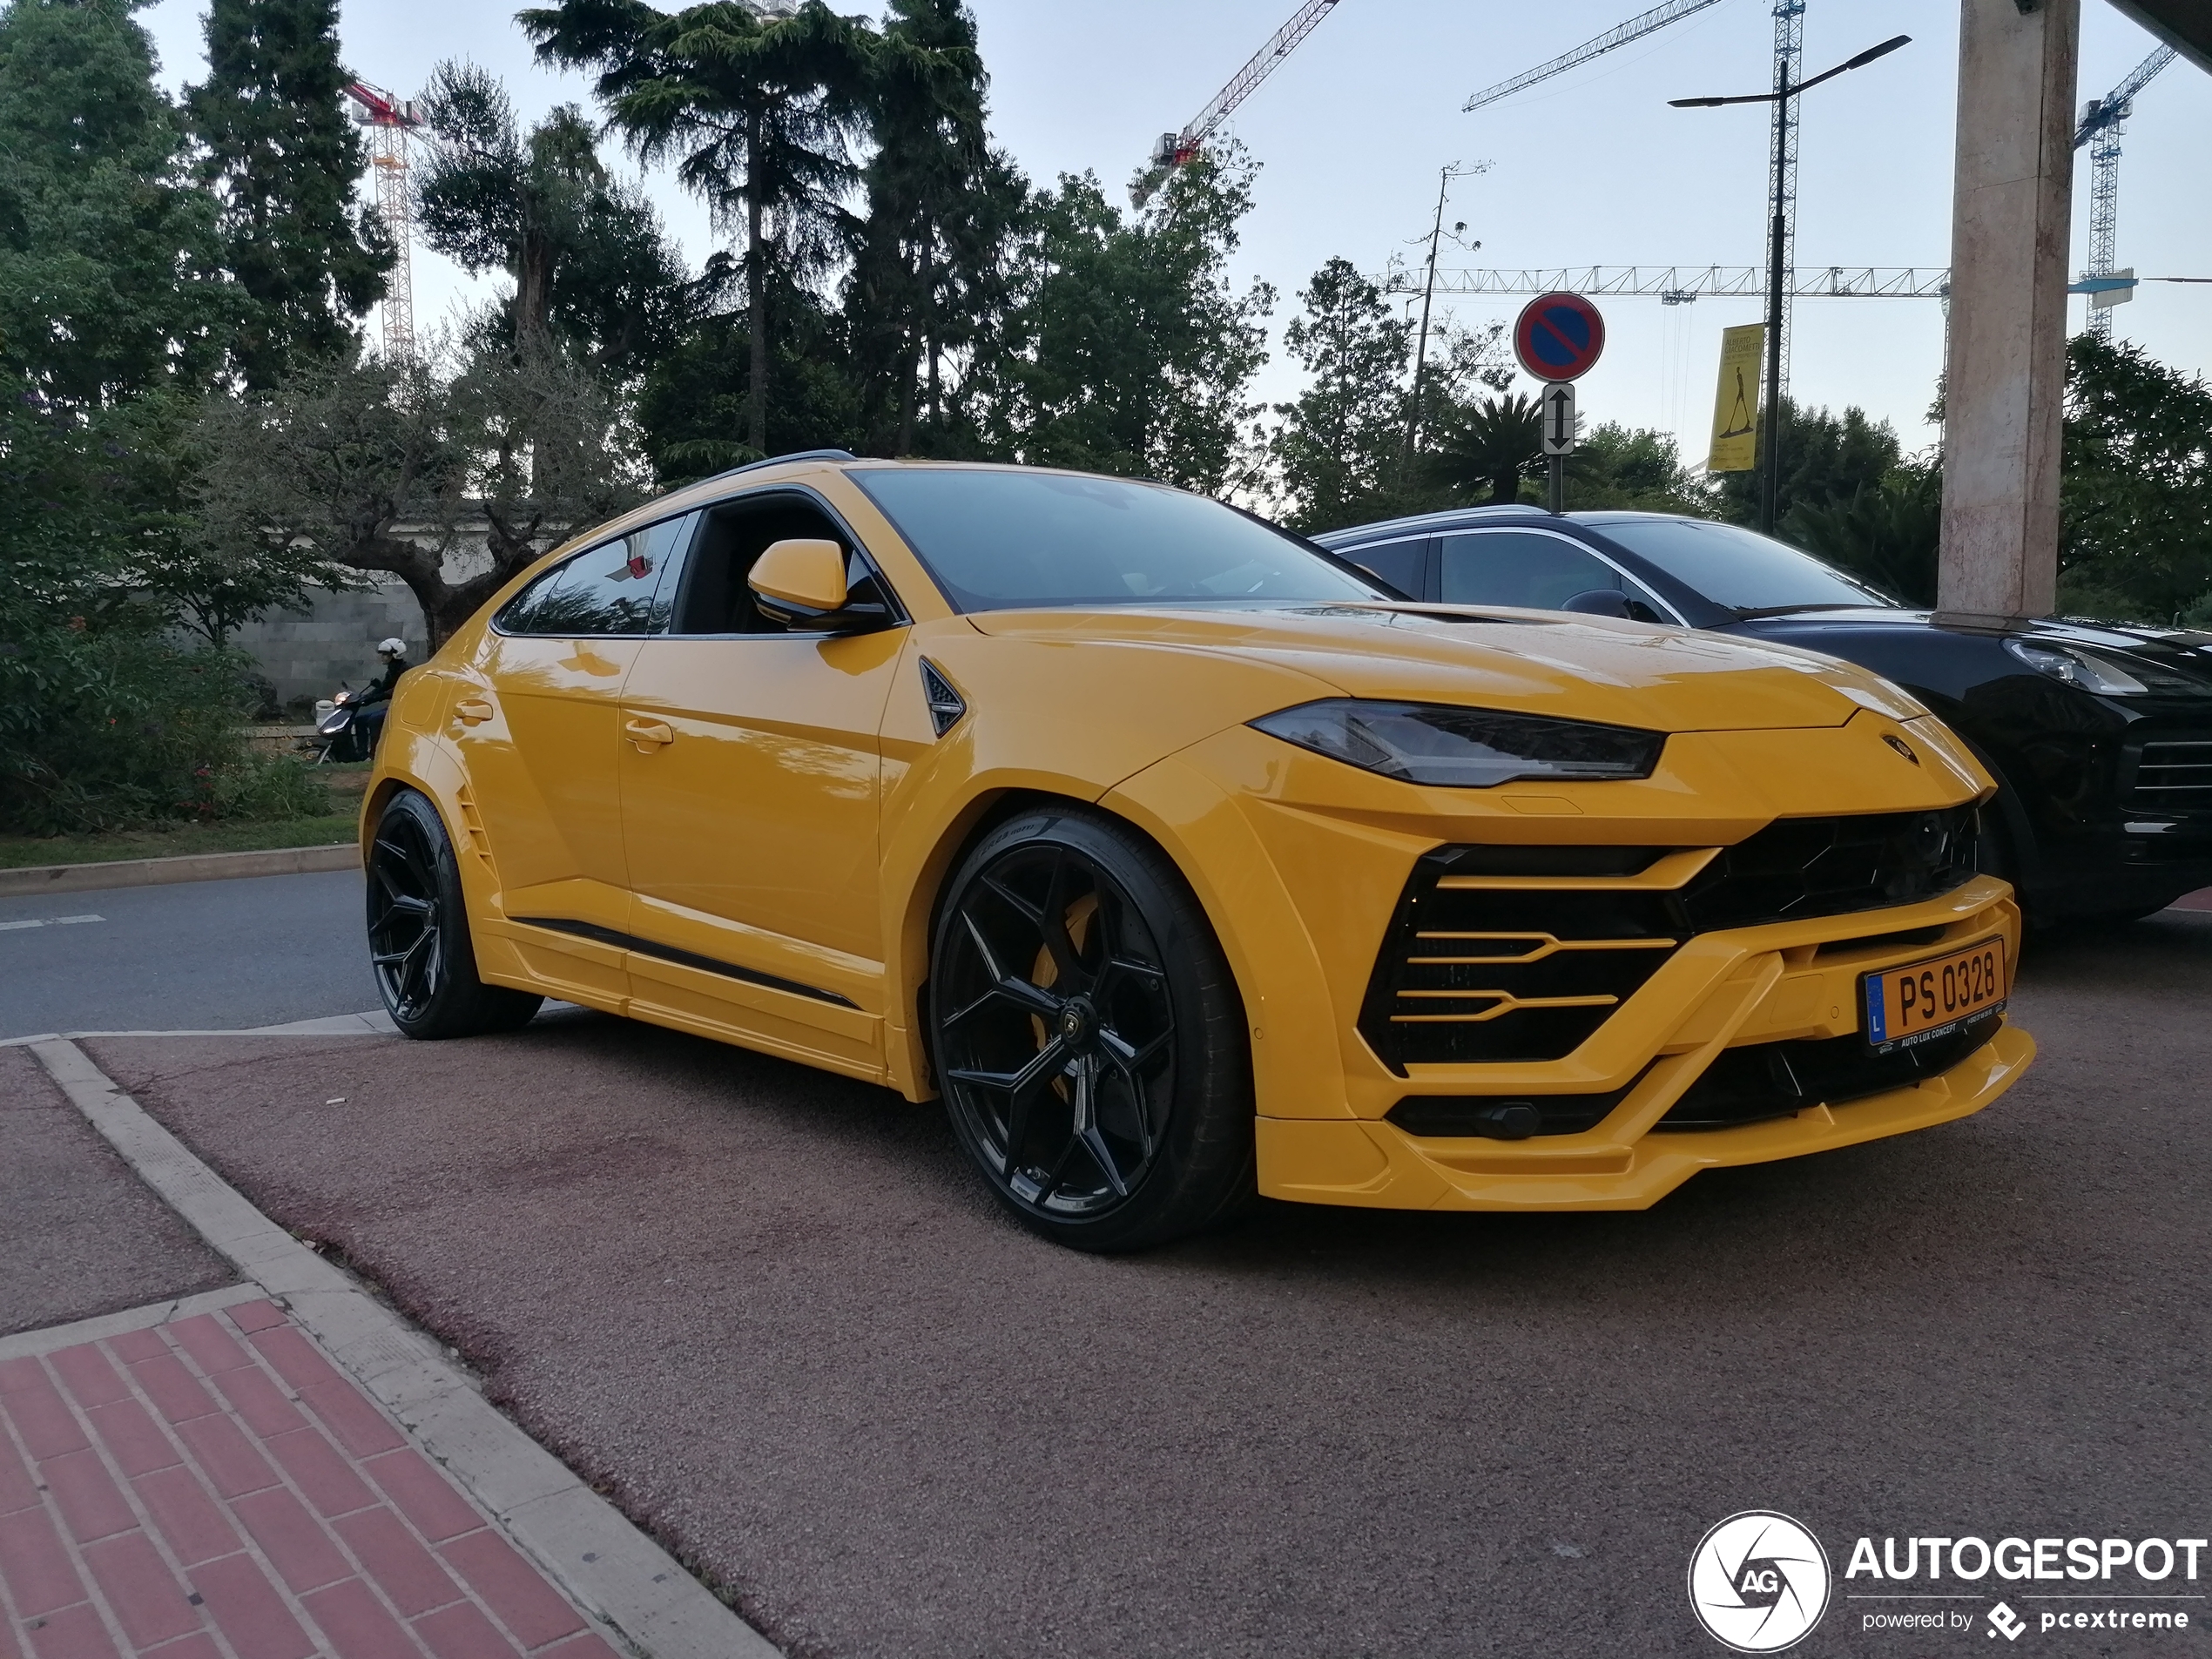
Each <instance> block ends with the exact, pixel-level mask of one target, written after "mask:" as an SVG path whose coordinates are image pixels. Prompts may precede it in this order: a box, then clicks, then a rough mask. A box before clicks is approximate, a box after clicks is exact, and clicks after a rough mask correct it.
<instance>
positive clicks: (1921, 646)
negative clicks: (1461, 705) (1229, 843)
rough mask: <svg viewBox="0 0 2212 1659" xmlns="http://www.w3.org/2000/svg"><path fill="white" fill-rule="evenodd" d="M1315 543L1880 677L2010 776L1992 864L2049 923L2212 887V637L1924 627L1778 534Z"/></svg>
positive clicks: (1684, 532) (1493, 512) (1429, 537)
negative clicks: (1786, 650) (1768, 645)
mask: <svg viewBox="0 0 2212 1659" xmlns="http://www.w3.org/2000/svg"><path fill="white" fill-rule="evenodd" d="M1314 540H1316V541H1317V542H1318V543H1320V544H1321V545H1322V546H1323V547H1325V548H1327V549H1328V550H1330V551H1331V552H1332V553H1334V554H1336V555H1337V556H1339V557H1340V558H1344V559H1347V560H1349V561H1351V562H1352V563H1355V564H1358V565H1359V566H1361V567H1362V568H1364V569H1366V570H1370V571H1372V573H1373V574H1374V575H1375V576H1377V577H1380V578H1381V579H1382V580H1383V581H1384V582H1386V583H1388V584H1389V585H1390V586H1392V587H1393V588H1396V589H1397V590H1399V591H1400V592H1402V593H1404V594H1405V595H1406V597H1408V598H1412V599H1417V600H1420V601H1422V602H1424V603H1427V604H1448V605H1473V606H1494V605H1513V606H1527V607H1533V608H1534V609H1538V610H1570V611H1581V612H1586V613H1591V614H1595V615H1599V616H1608V617H1629V618H1630V619H1633V620H1635V621H1639V622H1650V623H1661V624H1669V625H1673V626H1680V627H1686V628H1706V629H1711V630H1713V631H1716V632H1719V633H1724V634H1734V635H1737V636H1739V637H1741V636H1747V635H1748V636H1750V637H1755V638H1760V639H1770V640H1773V641H1775V642H1777V644H1788V645H1796V646H1800V647H1803V648H1804V649H1806V650H1809V651H1823V652H1825V653H1826V654H1827V655H1829V656H1831V657H1840V658H1843V659H1844V661H1846V662H1851V663H1857V664H1859V665H1861V666H1862V667H1865V668H1871V669H1872V670H1873V671H1875V672H1876V673H1878V674H1880V675H1882V676H1883V677H1884V678H1886V679H1890V680H1892V681H1894V682H1895V683H1896V684H1897V685H1901V686H1903V687H1904V688H1905V690H1906V691H1910V692H1911V693H1912V695H1913V696H1914V697H1916V698H1919V700H1920V701H1921V702H1922V703H1924V704H1925V705H1927V706H1928V707H1929V708H1930V709H1931V710H1932V711H1934V712H1936V713H1937V714H1939V715H1940V716H1941V717H1942V718H1943V719H1944V720H1945V722H1946V724H1948V725H1950V727H1951V728H1952V731H1954V732H1957V733H1958V734H1959V736H1960V737H1961V738H1965V739H1966V742H1967V743H1968V744H1969V745H1972V746H1973V751H1974V752H1975V753H1976V754H1977V755H1979V757H1980V759H1981V761H1982V764H1983V765H1986V766H1987V767H1988V768H1989V772H1990V775H1991V776H1992V777H1993V778H1995V779H1997V781H1998V783H1999V785H2000V792H1999V795H1998V797H1997V800H1996V803H1995V806H1996V810H1995V811H1994V812H1993V813H1986V814H1985V833H1984V835H1983V838H1982V839H1983V844H1984V846H1985V847H1986V849H1987V851H1986V853H1985V855H1984V856H1985V862H1986V863H1987V864H1988V865H1989V867H1991V868H1993V870H1995V871H1996V872H1997V873H2000V874H2002V875H2004V876H2005V877H2006V878H2007V879H2008V880H2011V881H2012V883H2013V886H2014V887H2017V888H2019V890H2020V897H2021V902H2022V904H2023V906H2024V907H2025V908H2026V909H2027V913H2028V915H2029V917H2030V919H2031V920H2032V921H2035V922H2037V923H2039V924H2049V923H2053V922H2059V921H2068V920H2087V919H2092V918H2095V919H2114V920H2116V919H2120V918H2123V917H2134V916H2140V915H2147V914H2149V913H2150V912H2152V911H2154V910H2159V909H2162V908H2163V907H2165V906H2167V905H2168V904H2169V903H2171V902H2172V901H2173V900H2175V899H2176V898H2178V897H2180V896H2181V895H2182V894H2184V893H2188V892H2191V891H2193V890H2195V888H2198V887H2212V634H2203V633H2182V632H2175V631H2166V630H2159V629H2149V628H2138V627H2131V626H2127V625H2123V624H2114V623H2103V622H2080V621H2070V620H2067V619H2066V618H2063V617H2042V618H2025V617H1959V616H1949V615H1945V614H1943V613H1940V612H1934V613H1932V612H1929V611H1925V610H1908V609H1905V607H1904V606H1902V605H1900V604H1898V602H1897V600H1896V599H1895V598H1893V597H1891V596H1890V595H1888V594H1885V593H1883V592H1880V591H1879V590H1876V589H1874V588H1872V587H1870V586H1869V585H1868V584H1866V583H1864V582H1862V581H1860V580H1859V579H1858V578H1857V577H1851V576H1849V575H1846V574H1845V573H1844V572H1843V571H1841V570H1837V569H1836V568H1834V567H1833V566H1832V565H1829V564H1824V563H1822V562H1821V561H1820V560H1818V559H1816V558H1814V557H1813V556H1811V555H1810V554H1808V553H1804V552H1800V551H1799V550H1797V549H1796V548H1793V547H1791V546H1788V545H1787V544H1786V543H1781V542H1777V541H1775V540H1774V539H1773V538H1771V537H1770V536H1760V535H1757V534H1756V533H1755V532H1753V531H1750V530H1747V529H1741V528H1739V527H1738V526H1736V525H1733V524H1721V523H1713V522H1712V521H1710V520H1708V519H1699V518H1684V517H1679V516H1675V515H1673V514H1668V513H1629V512H1595V513H1572V514H1567V515H1563V516H1561V515H1554V514H1552V513H1548V512H1546V511H1544V510H1543V509H1541V508H1536V507H1526V506H1499V507H1477V508H1472V509H1467V510H1464V511H1460V512H1449V513H1431V514H1427V515H1426V516H1422V517H1419V518H1401V519H1394V520H1392V521H1391V522H1389V523H1381V524H1364V525H1361V526H1359V528H1357V529H1346V530H1333V531H1331V532H1329V533H1328V534H1326V535H1324V536H1316V537H1315V538H1314Z"/></svg>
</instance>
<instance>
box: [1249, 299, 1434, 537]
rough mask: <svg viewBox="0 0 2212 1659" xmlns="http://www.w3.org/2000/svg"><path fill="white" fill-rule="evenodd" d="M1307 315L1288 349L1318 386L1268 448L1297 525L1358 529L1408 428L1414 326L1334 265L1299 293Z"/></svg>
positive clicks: (1301, 399) (1284, 408)
mask: <svg viewBox="0 0 2212 1659" xmlns="http://www.w3.org/2000/svg"><path fill="white" fill-rule="evenodd" d="M1298 298H1299V299H1300V300H1303V301H1304V302H1305V313H1304V314H1303V315H1301V316H1298V317H1294V318H1292V319H1291V324H1290V327H1288V328H1287V329H1285V331H1284V336H1283V344H1284V346H1285V347H1286V348H1287V349H1288V350H1289V352H1290V354H1291V356H1292V357H1295V358H1296V359H1297V360H1298V362H1299V363H1300V364H1301V365H1302V366H1303V367H1304V368H1305V371H1306V373H1307V374H1309V375H1311V376H1312V379H1311V381H1309V382H1308V384H1307V386H1306V389H1305V391H1304V392H1303V393H1302V394H1300V395H1299V396H1298V401H1296V402H1294V403H1278V404H1277V405H1276V406H1275V412H1276V413H1277V414H1278V415H1280V416H1281V417H1282V421H1283V424H1282V425H1281V426H1280V427H1278V428H1277V429H1276V432H1275V434H1274V437H1273V440H1272V442H1271V445H1270V448H1271V450H1272V451H1273V454H1274V458H1275V462H1276V464H1277V466H1278V468H1279V469H1281V474H1280V475H1281V480H1282V484H1283V489H1284V493H1285V495H1286V496H1289V498H1290V501H1291V523H1294V524H1295V525H1297V526H1298V529H1304V530H1325V529H1338V528H1340V527H1341V526H1344V525H1346V524H1356V523H1359V521H1360V519H1361V518H1362V517H1363V516H1374V510H1375V509H1376V508H1377V503H1378V502H1379V499H1380V497H1381V496H1382V494H1383V491H1384V489H1385V487H1386V483H1387V482H1388V479H1389V475H1390V473H1391V471H1392V469H1393V466H1394V464H1395V462H1396V461H1397V459H1398V452H1399V442H1400V440H1401V438H1402V435H1403V433H1404V429H1405V418H1406V417H1405V402H1406V384H1405V382H1406V343H1407V342H1406V333H1407V331H1406V324H1405V322H1404V320H1402V319H1400V318H1399V316H1398V315H1397V314H1396V312H1395V311H1394V310H1393V308H1392V307H1391V306H1390V304H1389V302H1388V301H1387V300H1385V299H1384V298H1383V296H1382V290H1381V289H1379V287H1376V286H1375V284H1374V283H1372V282H1371V281H1369V280H1367V279H1366V277H1364V276H1362V275H1360V274H1359V268H1358V267H1357V266H1354V265H1353V264H1352V261H1351V260H1346V259H1343V258H1341V257H1339V258H1337V259H1332V260H1330V261H1329V262H1328V263H1327V264H1326V265H1325V266H1322V267H1321V268H1320V269H1319V270H1318V271H1316V272H1315V273H1313V280H1312V282H1310V283H1309V284H1307V285H1306V287H1305V288H1303V289H1301V290H1300V291H1299V293H1298Z"/></svg>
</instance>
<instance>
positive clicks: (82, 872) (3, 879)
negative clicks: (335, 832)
mask: <svg viewBox="0 0 2212 1659" xmlns="http://www.w3.org/2000/svg"><path fill="white" fill-rule="evenodd" d="M359 868H361V847H360V846H358V845H357V844H355V843H354V842H352V841H340V842H337V843H336V844H335V845H333V846H280V847H273V848H271V849H269V850H267V851H266V852H260V853H186V854H185V856H184V857H182V858H174V859H113V860H110V861H108V862H107V863H105V864H30V865H25V866H24V867H22V868H21V869H17V870H0V899H5V898H14V897H17V896H18V895H20V894H27V893H92V892H97V891H98V890H99V889H101V888H103V887H161V886H165V885H166V884H167V883H169V882H172V881H233V880H238V879H239V877H241V876H252V875H307V874H311V873H315V872H318V871H322V870H358V869H359Z"/></svg>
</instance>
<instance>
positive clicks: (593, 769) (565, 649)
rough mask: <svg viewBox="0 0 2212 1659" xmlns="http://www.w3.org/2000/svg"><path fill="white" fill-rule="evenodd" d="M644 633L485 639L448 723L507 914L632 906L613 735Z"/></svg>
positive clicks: (592, 913) (612, 919) (613, 913)
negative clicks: (475, 667)
mask: <svg viewBox="0 0 2212 1659" xmlns="http://www.w3.org/2000/svg"><path fill="white" fill-rule="evenodd" d="M640 643H641V642H640V641H638V640H636V639H516V638H503V637H500V636H498V635H496V634H489V635H487V636H486V637H485V651H484V653H483V655H482V658H480V659H479V663H478V674H477V676H476V677H475V678H477V681H478V683H477V684H476V685H464V686H462V688H461V689H460V692H459V695H458V696H456V698H455V700H454V704H453V705H452V711H451V712H452V718H451V719H450V720H449V722H448V732H449V733H450V734H451V736H452V738H453V740H454V744H455V747H456V748H457V749H458V750H459V751H460V753H461V758H462V765H464V766H465V767H466V768H467V769H468V775H469V792H470V793H471V794H472V795H473V796H474V797H475V803H476V811H477V813H478V814H479V815H480V816H481V817H482V820H483V826H484V835H485V839H486V840H487V841H488V842H489V846H490V853H491V861H492V866H493V867H494V869H495V870H496V871H497V873H498V877H499V887H500V891H499V898H498V903H499V907H500V908H501V910H502V911H503V912H504V913H505V914H508V915H509V916H524V915H552V916H562V917H566V918H568V919H570V920H573V921H587V922H593V923H597V924H598V925H600V926H603V927H621V926H622V925H623V923H624V919H625V918H626V917H627V916H628V914H629V899H628V894H627V892H626V888H627V886H628V876H627V873H626V872H625V870H624V861H623V849H622V818H621V813H620V812H619V810H618V808H617V800H616V793H615V791H616V766H615V751H616V747H617V737H616V733H615V725H616V718H617V711H618V710H619V708H620V705H621V691H622V682H623V678H624V675H625V674H626V673H628V671H629V670H630V665H631V662H632V661H633V660H634V659H635V658H636V657H637V647H638V645H639V644H640Z"/></svg>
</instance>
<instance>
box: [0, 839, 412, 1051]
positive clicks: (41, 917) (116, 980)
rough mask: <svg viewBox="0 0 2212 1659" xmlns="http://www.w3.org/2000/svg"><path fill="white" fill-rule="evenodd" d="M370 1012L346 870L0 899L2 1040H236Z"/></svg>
mask: <svg viewBox="0 0 2212 1659" xmlns="http://www.w3.org/2000/svg"><path fill="white" fill-rule="evenodd" d="M64 919H71V920H64ZM23 922H37V923H40V924H42V925H40V926H36V927H22V926H11V925H10V924H16V923H23ZM376 1006H377V1000H376V986H375V982H374V981H373V980H372V979H371V978H370V977H369V971H368V948H367V947H366V946H365V945H364V944H363V943H362V941H361V876H360V874H359V873H356V872H354V871H351V870H340V871H333V872H330V873H325V874H320V875H271V876H260V877H256V878H253V880H243V881H186V882H179V883H177V884H176V885H174V886H172V887H110V888H106V889H105V890H102V891H96V892H91V893H62V894H37V895H35V896H28V897H9V898H0V1038H6V1037H21V1036H30V1035H37V1034H39V1033H44V1032H48V1031H178V1030H195V1029H204V1030H216V1031H236V1030H244V1029H246V1028H248V1027H251V1026H257V1025H281V1024H284V1023H286V1022H289V1021H293V1020H312V1019H318V1018H320V1017H322V1016H324V1015H333V1014H359V1013H361V1012H363V1011H364V1010H366V1009H369V1008H375V1007H376Z"/></svg>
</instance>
